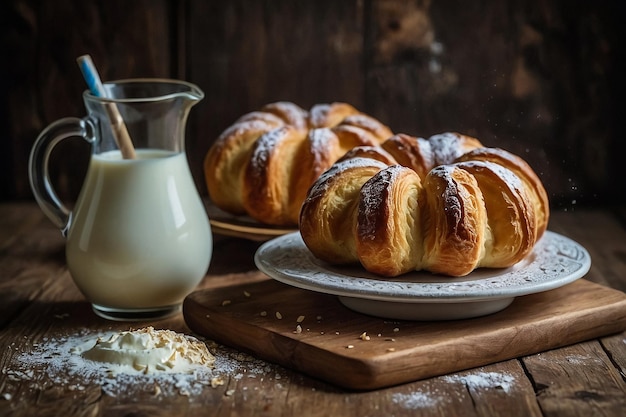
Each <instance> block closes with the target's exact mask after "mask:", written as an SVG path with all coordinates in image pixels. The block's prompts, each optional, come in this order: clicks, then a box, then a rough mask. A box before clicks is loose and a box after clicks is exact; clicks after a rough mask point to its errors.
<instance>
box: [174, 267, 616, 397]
mask: <svg viewBox="0 0 626 417" xmlns="http://www.w3.org/2000/svg"><path fill="white" fill-rule="evenodd" d="M183 314H184V317H185V321H186V323H187V325H188V326H189V328H190V329H191V330H193V331H194V332H196V333H198V334H200V335H203V336H205V337H207V338H210V339H212V340H215V341H217V342H220V343H223V344H225V345H228V346H232V347H235V348H238V349H240V350H242V351H245V352H249V353H251V354H253V355H254V356H256V357H258V358H262V359H265V360H267V361H270V362H275V363H278V364H281V365H283V366H285V367H289V368H292V369H295V370H298V371H301V372H304V373H306V374H309V375H311V376H313V377H317V378H320V379H322V380H325V381H327V382H330V383H333V384H336V385H339V386H342V387H345V388H350V389H357V390H366V389H376V388H382V387H386V386H391V385H396V384H400V383H404V382H409V381H414V380H418V379H423V378H428V377H433V376H438V375H443V374H447V373H451V372H456V371H460V370H463V369H468V368H473V367H476V366H481V365H487V364H490V363H494V362H499V361H503V360H507V359H511V358H516V357H520V356H524V355H529V354H533V353H537V352H541V351H545V350H548V349H551V348H555V347H559V346H565V345H568V344H572V343H576V342H580V341H583V340H588V339H592V338H596V337H600V336H604V335H608V334H612V333H616V332H619V331H622V330H624V329H626V294H624V293H622V292H620V291H617V290H614V289H610V288H607V287H604V286H601V285H598V284H595V283H592V282H589V281H586V280H584V279H581V280H578V281H576V282H574V283H572V284H569V285H566V286H564V287H562V288H559V289H555V290H551V291H547V292H543V293H539V294H533V295H527V296H523V297H518V298H516V299H515V301H514V302H513V304H511V306H509V307H508V308H507V309H505V310H503V311H501V312H499V313H496V314H492V315H489V316H484V317H480V318H474V319H466V320H455V321H439V322H411V321H392V320H387V319H381V318H376V317H370V316H367V315H363V314H360V313H356V312H353V311H351V310H349V309H347V308H346V307H344V306H343V305H342V304H341V303H340V302H339V301H338V299H337V297H335V296H332V295H326V294H320V293H316V292H311V291H307V290H302V289H299V288H294V287H290V286H287V285H285V284H282V283H279V282H277V281H274V280H267V281H261V282H256V283H251V284H245V285H238V286H230V287H223V288H217V289H210V290H201V291H197V292H195V293H192V294H191V295H189V296H188V297H187V299H186V300H185V302H184V305H183Z"/></svg>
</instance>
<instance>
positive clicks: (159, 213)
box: [66, 149, 212, 310]
mask: <svg viewBox="0 0 626 417" xmlns="http://www.w3.org/2000/svg"><path fill="white" fill-rule="evenodd" d="M204 210H205V209H204V206H203V205H202V202H201V200H200V199H199V197H198V194H197V190H196V188H195V184H194V182H193V179H192V176H191V173H190V172H189V167H188V164H187V161H186V157H185V154H184V153H173V152H169V151H163V150H148V149H138V150H137V159H134V160H124V159H122V157H121V155H120V152H119V151H110V152H105V153H102V154H97V155H93V156H92V158H91V162H90V166H89V169H88V173H87V177H86V179H85V184H84V185H83V188H82V191H81V194H80V196H79V198H78V201H77V203H76V207H75V209H74V210H73V214H74V215H75V217H74V218H72V219H71V222H70V229H69V232H68V241H67V247H66V256H67V262H68V268H69V270H70V273H71V274H72V277H73V278H74V280H75V282H76V284H77V285H78V287H79V288H80V290H81V291H82V292H83V293H84V294H85V295H86V297H87V298H88V299H90V300H91V301H92V302H93V304H94V305H95V306H97V305H102V306H107V307H108V308H118V309H125V308H129V309H130V308H132V309H134V310H136V309H138V308H146V309H148V310H149V309H154V308H158V307H163V306H170V305H177V304H180V303H181V302H182V300H183V299H184V297H185V296H186V295H187V294H189V293H190V292H191V291H192V290H193V289H194V288H195V287H196V286H197V285H198V283H199V282H200V281H201V280H202V278H203V276H204V274H205V273H206V270H207V268H208V265H209V261H210V258H211V251H212V241H211V234H210V226H209V223H208V220H207V217H206V213H205V212H204ZM207 236H208V237H209V238H208V239H207Z"/></svg>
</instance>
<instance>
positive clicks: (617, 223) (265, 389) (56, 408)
mask: <svg viewBox="0 0 626 417" xmlns="http://www.w3.org/2000/svg"><path fill="white" fill-rule="evenodd" d="M624 214H626V211H625V210H624V209H623V208H620V207H614V208H608V207H607V208H604V209H601V210H586V209H577V210H569V211H554V213H553V216H552V219H551V222H550V229H551V230H553V231H555V232H557V233H560V234H563V235H566V236H568V237H570V238H572V239H574V240H576V241H577V242H579V243H581V244H582V245H583V246H585V248H587V250H588V251H589V253H590V254H591V257H592V261H593V263H592V267H591V269H590V271H589V273H588V274H587V276H586V277H585V278H584V279H585V280H586V281H590V282H594V283H597V284H600V285H603V286H608V287H612V288H615V289H618V290H621V291H624V289H626V280H625V277H626V262H625V261H624V260H625V259H626V229H625V225H626V222H625V221H624V220H625V219H626V216H625V215H624ZM258 246H259V244H258V243H257V242H251V241H247V240H243V239H236V238H228V237H226V238H225V237H221V236H216V240H215V248H214V256H213V260H212V263H211V266H210V268H209V271H208V272H207V276H206V278H205V279H204V281H203V282H202V284H201V285H200V286H199V288H198V289H199V290H205V289H206V290H209V289H213V290H214V291H216V292H219V291H222V289H228V288H233V287H234V286H237V285H241V286H243V287H249V286H254V283H260V282H264V281H266V280H267V277H266V276H265V275H264V274H262V273H260V272H259V271H258V270H256V268H255V266H254V262H253V254H254V252H255V250H256V249H257V247H258ZM581 282H582V281H581ZM250 295H251V297H250V298H249V299H248V298H247V297H246V296H245V294H241V297H242V298H241V299H242V300H244V301H245V300H247V301H246V302H248V301H249V302H253V301H254V298H255V296H254V294H253V293H251V294H250ZM231 301H232V302H233V303H234V302H235V301H237V299H235V297H233V299H232V300H231ZM232 307H234V306H231V308H232ZM259 307H261V306H259ZM263 308H265V309H267V311H268V312H270V309H269V307H268V306H264V307H263ZM254 310H255V311H256V309H254ZM287 314H288V313H287V311H284V315H285V316H286V315H287ZM297 314H298V313H297V309H294V312H293V314H292V315H291V314H290V315H289V316H288V317H289V318H290V321H286V319H285V318H283V320H281V321H280V322H279V324H280V325H282V326H284V331H285V334H286V336H285V337H287V336H289V337H291V336H293V333H291V332H292V331H293V329H294V327H295V321H296V320H297ZM322 315H324V313H322ZM294 317H295V318H294ZM306 322H307V320H305V321H304V322H303V323H306ZM582 322H583V323H584V320H583V321H582ZM313 324H316V323H313ZM383 324H384V323H383ZM146 325H152V326H154V327H155V328H167V329H171V330H175V331H178V332H184V333H187V334H192V335H193V334H194V333H193V332H192V331H191V329H189V327H188V326H187V325H186V324H185V322H184V320H183V316H182V314H179V315H177V316H174V317H172V318H170V319H168V320H162V321H154V322H148V323H146V322H141V323H139V322H138V323H116V322H109V321H106V320H103V319H100V318H98V317H97V316H95V315H94V314H93V312H92V311H91V309H90V307H89V304H88V303H87V302H86V300H85V299H84V298H83V296H82V295H81V294H80V292H79V291H78V289H77V288H76V286H75V285H74V284H73V282H72V280H71V278H70V276H69V273H68V272H67V268H66V266H65V260H64V241H63V238H62V236H61V234H60V232H59V231H58V230H57V229H56V228H55V227H54V226H53V225H52V224H51V223H50V222H49V221H48V220H47V219H46V218H45V217H44V216H43V214H42V212H41V210H40V209H39V208H38V207H37V206H36V205H34V204H32V203H19V202H13V203H10V204H0V369H1V372H0V415H1V416H11V417H21V416H24V417H32V416H55V417H56V416H66V417H70V416H71V417H73V416H148V415H149V416H173V415H175V416H194V417H195V416H209V417H225V416H233V417H234V416H237V417H252V416H256V417H258V416H268V417H273V416H280V417H288V416H302V417H307V416H319V417H321V416H366V417H383V416H396V417H409V416H410V417H414V416H417V417H422V416H424V417H427V416H446V417H456V416H459V417H478V416H497V417H529V416H530V417H567V416H584V417H586V416H605V417H622V416H623V415H624V409H626V381H625V377H624V375H626V343H625V340H626V333H624V332H621V333H617V334H614V335H607V336H603V337H599V338H594V339H591V340H588V341H585V342H581V343H575V344H573V345H568V346H564V347H561V348H554V349H550V350H547V351H542V352H539V353H536V354H530V355H526V356H520V357H517V358H514V359H509V360H504V361H500V362H496V363H492V364H489V365H484V366H479V367H475V368H470V369H467V370H463V371H458V372H452V373H448V374H445V375H441V376H436V377H431V378H425V379H421V380H418V381H414V382H407V383H403V384H400V385H395V386H392V387H389V388H381V389H376V390H366V391H360V390H358V391H355V390H349V389H343V388H341V387H339V386H337V385H335V384H331V383H327V382H324V381H323V380H321V379H319V378H313V377H310V376H307V375H306V374H303V373H301V372H299V371H295V370H292V369H291V368H286V367H282V366H280V365H275V364H272V363H270V362H266V361H262V360H260V359H258V358H254V357H250V356H248V355H246V354H245V353H243V352H240V351H238V350H233V349H228V348H227V347H224V346H223V345H219V344H217V345H216V344H213V343H212V342H211V341H210V340H207V343H208V345H209V346H210V348H211V350H212V352H213V353H214V354H216V355H217V356H218V357H219V358H221V359H222V360H225V359H229V360H233V361H234V363H237V364H239V366H241V368H240V369H239V370H237V371H235V372H230V373H228V374H227V375H225V378H224V384H223V385H218V386H216V387H210V386H208V387H206V388H205V389H204V390H203V391H202V393H200V394H199V395H193V396H184V395H174V396H167V395H164V394H161V395H155V392H154V390H146V391H142V390H137V389H135V390H134V392H128V393H123V392H122V393H119V394H118V395H117V396H112V395H109V394H107V393H106V391H105V390H103V387H102V386H101V385H99V384H96V383H89V382H85V381H84V380H81V378H80V377H79V376H76V378H75V379H72V378H70V377H69V376H68V377H67V381H65V382H63V383H59V382H54V380H53V379H52V377H54V376H55V375H54V372H53V370H51V369H49V368H46V367H43V368H41V369H38V368H32V369H31V371H32V372H34V375H32V376H30V377H29V376H28V375H29V374H27V373H21V374H20V373H16V372H15V371H16V368H19V367H21V366H22V365H21V364H20V358H21V355H23V354H27V353H28V352H29V351H30V350H32V349H33V348H35V347H36V346H40V347H43V346H45V345H46V343H48V342H49V341H54V340H58V339H59V338H63V337H67V335H71V334H84V333H85V332H102V331H112V330H113V331H118V330H128V329H129V328H133V327H135V328H136V327H140V326H146ZM316 325H317V324H316ZM389 326H390V327H391V326H393V327H391V331H393V328H395V327H396V326H397V327H399V329H400V332H399V333H403V332H404V331H406V329H407V328H405V326H406V325H405V324H404V323H400V324H399V325H397V324H392V323H389ZM304 328H305V329H306V327H304ZM379 328H380V330H385V328H383V327H382V326H380V327H379ZM330 330H331V331H332V330H337V329H335V326H333V328H331V329H330ZM338 330H339V331H341V330H342V328H341V327H339V328H338ZM363 330H364V331H368V332H372V334H371V335H374V331H373V330H371V329H363ZM359 335H360V334H355V335H354V337H356V339H355V338H354V337H347V338H346V343H351V344H353V345H355V346H359V344H360V346H359V347H362V346H363V345H365V344H366V343H369V342H366V341H361V340H360V339H358V337H359ZM321 336H322V335H320V337H321ZM324 336H328V335H324ZM344 336H346V335H345V334H344ZM398 339H399V338H397V340H396V342H394V343H399V342H400V340H398ZM361 342H362V343H361ZM370 342H371V340H370ZM516 342H518V341H516ZM389 343H391V342H389ZM366 346H367V345H366ZM350 353H352V354H353V353H354V352H353V351H352V350H351V352H350ZM252 369H257V370H259V371H260V372H259V373H255V374H251V373H250V370H252ZM245 370H248V373H246V372H244V371H245Z"/></svg>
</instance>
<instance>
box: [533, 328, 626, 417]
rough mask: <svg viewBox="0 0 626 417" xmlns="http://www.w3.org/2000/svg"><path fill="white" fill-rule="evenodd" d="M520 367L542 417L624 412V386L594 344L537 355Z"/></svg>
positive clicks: (625, 402) (595, 343) (625, 395)
mask: <svg viewBox="0 0 626 417" xmlns="http://www.w3.org/2000/svg"><path fill="white" fill-rule="evenodd" d="M622 338H623V336H622ZM523 363H524V366H525V367H526V369H528V372H529V373H530V375H531V376H532V379H533V381H534V384H535V388H536V390H537V393H538V395H537V398H538V401H539V404H540V406H541V409H542V410H543V413H544V415H545V416H562V415H571V416H581V417H583V416H591V415H619V413H623V412H624V410H626V383H625V382H624V380H623V379H622V375H620V372H618V371H617V370H616V368H615V366H614V365H613V363H612V362H611V360H610V359H609V358H608V357H607V355H606V353H605V351H604V350H603V349H602V346H601V345H600V344H599V343H598V342H597V341H590V342H585V343H579V344H576V345H573V346H568V347H565V348H561V349H556V350H553V351H548V352H544V353H539V354H537V355H533V356H529V357H527V358H524V359H523Z"/></svg>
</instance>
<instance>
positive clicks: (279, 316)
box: [276, 311, 283, 320]
mask: <svg viewBox="0 0 626 417" xmlns="http://www.w3.org/2000/svg"><path fill="white" fill-rule="evenodd" d="M276 318H277V319H278V320H282V319H283V315H282V314H280V311H277V312H276Z"/></svg>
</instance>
